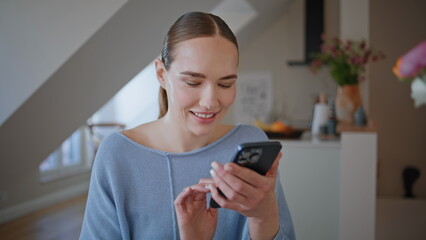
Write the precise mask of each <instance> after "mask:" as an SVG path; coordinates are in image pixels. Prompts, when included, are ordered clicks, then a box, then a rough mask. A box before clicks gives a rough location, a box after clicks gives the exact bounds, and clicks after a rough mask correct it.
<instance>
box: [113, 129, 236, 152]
mask: <svg viewBox="0 0 426 240" xmlns="http://www.w3.org/2000/svg"><path fill="white" fill-rule="evenodd" d="M240 126H241V124H236V125H235V126H234V127H233V128H232V129H231V130H230V131H228V132H227V133H226V134H224V135H223V136H222V137H220V138H219V139H217V140H216V141H214V142H212V143H209V144H207V145H206V146H204V147H201V148H197V149H195V150H192V151H189V152H182V153H172V152H166V151H162V150H158V149H154V148H150V147H147V146H144V145H142V144H140V143H137V142H135V141H134V140H132V139H131V138H129V137H127V136H126V135H124V134H122V133H121V132H114V133H113V134H117V135H118V136H120V137H121V138H123V139H124V140H126V141H127V142H130V143H131V144H132V145H134V146H136V147H138V148H140V149H143V150H147V151H150V152H153V153H157V154H160V155H167V156H188V155H192V154H197V153H200V152H203V151H206V150H208V149H210V148H212V147H214V146H216V145H217V144H219V143H221V142H224V141H225V140H226V139H227V138H229V137H230V136H232V135H233V134H234V133H235V132H236V131H237V130H238V129H239V128H240Z"/></svg>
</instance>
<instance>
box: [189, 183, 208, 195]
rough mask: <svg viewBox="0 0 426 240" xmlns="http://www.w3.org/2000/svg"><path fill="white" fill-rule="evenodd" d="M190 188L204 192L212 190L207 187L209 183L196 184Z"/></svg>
mask: <svg viewBox="0 0 426 240" xmlns="http://www.w3.org/2000/svg"><path fill="white" fill-rule="evenodd" d="M189 188H190V189H192V190H194V191H197V192H202V193H208V192H210V189H209V188H207V185H205V184H196V185H192V186H190V187H189Z"/></svg>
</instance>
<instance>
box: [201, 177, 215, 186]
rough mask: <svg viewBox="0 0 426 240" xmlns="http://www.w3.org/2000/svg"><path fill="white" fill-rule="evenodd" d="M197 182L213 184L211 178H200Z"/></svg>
mask: <svg viewBox="0 0 426 240" xmlns="http://www.w3.org/2000/svg"><path fill="white" fill-rule="evenodd" d="M198 183H199V184H204V185H206V186H207V185H209V184H214V181H213V179H211V178H200V180H199V181H198Z"/></svg>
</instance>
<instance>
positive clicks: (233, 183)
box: [203, 153, 282, 239]
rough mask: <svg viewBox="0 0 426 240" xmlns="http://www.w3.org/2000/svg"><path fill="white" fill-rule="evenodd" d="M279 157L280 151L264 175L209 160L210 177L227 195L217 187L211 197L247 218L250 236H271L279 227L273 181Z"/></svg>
mask: <svg viewBox="0 0 426 240" xmlns="http://www.w3.org/2000/svg"><path fill="white" fill-rule="evenodd" d="M281 156H282V154H281V153H279V154H278V156H277V158H276V159H275V161H274V163H273V165H272V167H271V169H270V170H269V171H268V172H267V173H266V175H265V176H262V175H260V174H258V173H257V172H255V171H253V170H251V169H248V168H245V167H242V166H239V165H237V164H235V163H227V164H225V165H224V166H222V165H221V164H220V163H217V162H213V163H212V168H213V169H212V170H211V171H210V173H211V175H212V179H213V181H214V183H215V185H216V186H217V187H218V188H219V189H220V190H221V191H222V192H223V193H224V194H225V196H226V198H225V197H223V196H222V195H220V194H219V192H218V190H217V189H216V188H212V189H211V194H212V197H213V198H214V200H215V201H216V202H217V203H218V204H219V205H220V206H222V207H224V208H228V209H232V210H235V211H238V212H240V213H241V214H243V215H244V216H246V217H248V220H249V234H250V237H251V238H252V239H273V237H274V236H275V235H276V233H277V232H278V230H279V215H278V205H277V200H276V196H275V183H276V178H277V171H278V164H279V159H280V158H281ZM203 182H207V181H206V180H203Z"/></svg>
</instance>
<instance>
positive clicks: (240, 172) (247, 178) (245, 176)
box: [224, 163, 268, 188]
mask: <svg viewBox="0 0 426 240" xmlns="http://www.w3.org/2000/svg"><path fill="white" fill-rule="evenodd" d="M224 170H225V171H226V172H227V173H228V174H231V175H233V176H236V177H238V178H239V179H241V180H242V181H244V182H246V183H247V184H248V185H250V186H252V187H253V188H258V187H261V186H264V185H265V184H268V180H267V179H266V178H265V177H264V176H262V175H260V174H259V173H257V172H255V171H253V170H251V169H249V168H246V167H243V166H240V165H238V164H235V163H227V164H225V166H224Z"/></svg>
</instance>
